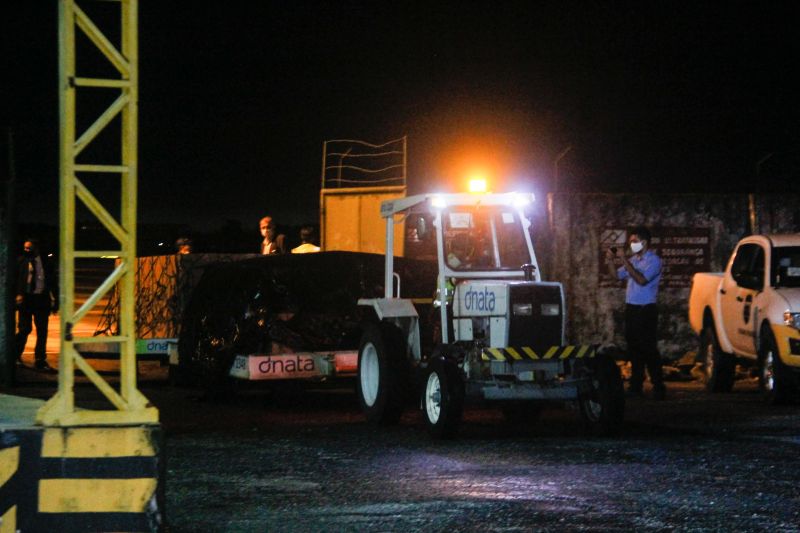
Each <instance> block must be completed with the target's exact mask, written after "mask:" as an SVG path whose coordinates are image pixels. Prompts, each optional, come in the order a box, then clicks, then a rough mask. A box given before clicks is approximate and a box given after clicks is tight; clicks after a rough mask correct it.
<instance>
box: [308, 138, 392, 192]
mask: <svg viewBox="0 0 800 533" xmlns="http://www.w3.org/2000/svg"><path fill="white" fill-rule="evenodd" d="M405 185H406V138H405V137H401V138H399V139H395V140H393V141H389V142H386V143H383V144H370V143H368V142H364V141H357V140H352V139H337V140H331V141H325V144H324V147H323V155H322V188H323V189H340V188H348V187H378V186H381V187H388V186H398V187H405Z"/></svg>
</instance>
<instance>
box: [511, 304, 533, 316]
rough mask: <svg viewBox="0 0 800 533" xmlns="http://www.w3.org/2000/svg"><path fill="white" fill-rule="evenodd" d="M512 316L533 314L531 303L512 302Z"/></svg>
mask: <svg viewBox="0 0 800 533" xmlns="http://www.w3.org/2000/svg"><path fill="white" fill-rule="evenodd" d="M513 310H514V316H531V315H533V304H514V307H513Z"/></svg>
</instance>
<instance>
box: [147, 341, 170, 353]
mask: <svg viewBox="0 0 800 533" xmlns="http://www.w3.org/2000/svg"><path fill="white" fill-rule="evenodd" d="M167 348H168V347H167V343H166V342H158V341H151V342H148V343H147V351H148V352H149V353H152V352H166V351H167Z"/></svg>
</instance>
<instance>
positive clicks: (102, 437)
mask: <svg viewBox="0 0 800 533" xmlns="http://www.w3.org/2000/svg"><path fill="white" fill-rule="evenodd" d="M0 436H1V437H2V438H0V441H5V442H0V482H2V483H0V516H1V517H2V522H0V533H5V532H6V531H15V530H20V531H61V532H70V531H157V530H159V528H160V527H163V524H162V522H163V519H162V516H163V512H164V484H163V479H164V462H163V460H162V453H163V452H162V451H161V450H162V449H163V447H162V445H161V440H162V434H161V429H160V427H159V426H157V425H154V426H130V427H75V428H35V429H34V428H31V429H26V430H21V431H15V430H12V431H10V432H5V433H0ZM9 436H11V437H13V439H14V441H15V442H10V441H9V440H8V438H9Z"/></svg>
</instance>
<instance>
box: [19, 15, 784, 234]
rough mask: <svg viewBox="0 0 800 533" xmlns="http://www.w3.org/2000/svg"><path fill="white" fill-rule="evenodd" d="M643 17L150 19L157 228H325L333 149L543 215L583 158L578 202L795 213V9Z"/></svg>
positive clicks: (42, 188)
mask: <svg viewBox="0 0 800 533" xmlns="http://www.w3.org/2000/svg"><path fill="white" fill-rule="evenodd" d="M15 4H19V5H15V6H14V7H13V8H12V12H11V13H12V15H11V16H9V17H8V18H7V20H6V21H5V24H6V25H10V26H7V27H6V28H5V30H6V31H4V35H5V37H4V48H5V53H4V56H5V57H6V60H7V61H10V65H9V66H8V67H7V68H6V69H5V73H6V74H8V73H12V74H13V75H14V77H13V79H14V81H13V82H11V81H10V79H9V78H6V76H4V82H3V85H4V86H5V89H6V90H8V89H10V90H11V97H10V98H4V100H5V103H6V106H7V107H6V111H5V113H4V117H3V123H4V124H3V125H8V126H10V127H11V128H12V130H13V131H14V134H15V140H16V167H17V175H18V178H19V183H20V185H19V191H18V207H19V209H20V219H21V221H22V222H30V221H55V220H56V217H57V152H58V147H57V135H58V110H57V92H56V83H57V40H56V37H57V20H56V13H57V3H56V1H55V0H47V1H35V2H16V3H15ZM83 4H87V5H91V4H92V2H86V1H85V2H83V3H81V5H83ZM626 4H627V3H618V2H581V3H577V2H552V3H536V2H493V3H477V2H475V3H472V2H461V3H456V4H444V3H438V2H430V3H416V2H409V3H405V4H404V3H401V2H394V3H392V4H384V3H380V2H377V3H375V2H363V3H362V2H347V1H337V2H329V3H309V2H296V1H292V2H229V3H211V2H207V3H206V2H164V1H148V0H143V1H141V2H140V14H141V17H140V22H139V33H140V35H139V38H140V72H141V79H140V108H139V110H140V114H139V121H140V122H139V138H140V153H139V157H140V174H139V189H140V211H139V213H140V220H141V221H142V222H148V223H161V222H165V223H176V222H179V223H185V224H187V225H188V226H190V227H194V228H206V227H215V226H219V225H220V224H221V223H222V222H223V221H225V220H227V219H237V220H240V221H242V223H243V224H244V225H245V226H246V227H249V225H251V224H252V226H253V228H255V225H256V223H257V219H258V217H259V216H260V215H261V214H264V213H272V214H274V215H275V216H276V217H277V218H278V219H279V220H280V221H282V222H283V223H285V224H300V223H304V222H311V223H316V222H317V219H318V215H317V209H318V201H319V180H320V166H321V151H322V143H323V141H324V140H326V139H334V138H356V139H364V140H367V141H371V142H375V143H379V142H384V141H387V140H390V139H394V138H397V137H401V136H403V135H408V147H409V154H408V156H409V186H410V189H411V192H412V193H414V192H421V191H423V190H429V189H432V188H437V189H451V190H452V189H454V188H456V187H457V184H458V183H459V181H460V180H461V179H462V178H463V176H464V173H465V172H466V171H467V169H469V168H472V167H473V166H476V165H477V166H480V167H482V168H485V169H487V170H488V171H489V172H490V174H491V176H492V178H493V180H494V189H495V190H502V189H504V188H506V189H508V188H514V189H523V188H527V189H530V190H533V191H535V192H537V193H539V194H541V193H544V192H546V191H547V190H550V189H552V187H553V183H552V175H553V162H554V159H555V157H556V155H557V154H558V153H559V152H561V151H562V150H563V149H565V148H566V147H568V146H572V150H571V151H570V152H569V153H568V154H567V155H566V156H565V157H564V159H563V160H562V161H561V163H560V175H561V178H562V180H561V184H560V187H561V189H562V190H569V191H609V192H664V191H666V192H673V191H674V192H728V191H732V190H734V191H749V190H755V189H756V187H757V188H758V190H760V191H794V192H797V191H798V185H796V182H797V181H798V179H797V178H798V168H797V161H798V157H797V152H798V147H799V146H800V113H799V112H798V111H799V110H800V105H798V104H799V103H798V99H799V98H800V90H798V89H800V87H798V85H800V84H799V83H798V81H797V80H798V79H800V76H798V75H797V72H796V71H797V68H798V64H800V61H798V59H800V57H799V56H800V54H798V52H799V50H798V42H799V41H798V39H797V37H796V26H797V20H798V17H797V13H796V11H797V10H796V9H795V8H793V7H792V6H793V3H791V2H785V3H781V2H769V3H765V2H749V3H743V2H709V3H705V2H658V3H651V2H635V3H629V5H626ZM79 53H80V50H79ZM81 57H83V56H80V55H79V59H80V58H81ZM84 60H85V61H86V63H85V64H87V65H89V66H91V64H92V60H91V59H88V60H87V59H84ZM80 64H81V63H79V66H80ZM9 104H10V105H9ZM98 150H99V151H102V146H99V147H98ZM770 153H771V154H773V156H771V157H770V158H769V159H767V160H766V161H765V162H764V164H763V165H762V167H761V183H759V184H758V185H757V186H756V185H755V184H754V176H755V174H756V163H757V161H759V160H760V159H761V158H763V157H765V156H766V155H768V154H770Z"/></svg>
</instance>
